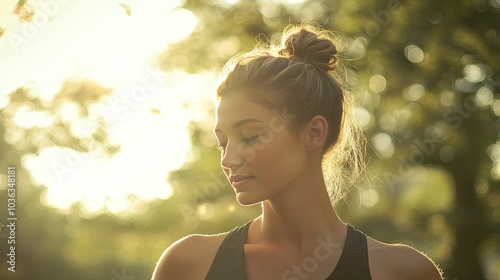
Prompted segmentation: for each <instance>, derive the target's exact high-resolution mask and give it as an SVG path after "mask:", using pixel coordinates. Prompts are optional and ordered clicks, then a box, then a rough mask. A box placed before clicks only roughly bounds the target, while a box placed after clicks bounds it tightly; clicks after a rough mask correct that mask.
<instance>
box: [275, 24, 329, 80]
mask: <svg viewBox="0 0 500 280" xmlns="http://www.w3.org/2000/svg"><path fill="white" fill-rule="evenodd" d="M279 54H280V55H284V56H286V57H288V58H289V59H298V60H301V61H303V62H305V63H309V64H312V65H313V66H314V67H316V68H317V69H320V70H323V71H325V72H328V71H331V70H335V68H336V67H337V61H338V58H337V56H336V55H337V47H336V46H335V44H334V43H333V41H332V40H331V39H330V38H328V37H326V36H325V37H324V36H321V34H318V33H316V32H313V31H309V30H307V29H305V28H302V29H300V30H298V31H295V32H293V33H288V35H287V34H286V33H285V36H284V37H283V49H281V50H280V51H279Z"/></svg>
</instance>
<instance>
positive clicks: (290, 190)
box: [256, 169, 347, 252]
mask: <svg viewBox="0 0 500 280" xmlns="http://www.w3.org/2000/svg"><path fill="white" fill-rule="evenodd" d="M261 205H262V215H261V216H260V217H258V218H257V219H256V222H257V223H256V226H257V228H258V230H259V231H260V236H261V238H262V240H260V241H261V242H265V243H274V244H276V245H278V246H284V247H285V246H286V247H289V248H294V250H296V251H298V252H302V251H307V250H310V249H311V248H314V247H315V246H317V243H318V238H322V239H325V238H326V239H329V240H332V242H336V243H339V244H342V243H343V242H344V240H345V236H346V234H347V228H346V226H345V224H344V223H343V222H342V221H341V220H340V218H339V217H338V216H337V214H336V213H335V211H334V209H333V207H332V205H331V203H330V198H329V196H328V192H327V190H326V186H325V183H324V179H323V175H322V172H321V169H320V170H319V172H318V171H316V172H314V171H312V172H309V173H307V176H303V179H302V180H300V179H299V180H298V181H296V182H294V184H293V185H291V186H289V187H287V188H286V189H285V190H284V191H283V192H282V193H280V194H279V195H277V196H275V197H273V198H271V199H268V200H266V201H264V202H262V203H261Z"/></svg>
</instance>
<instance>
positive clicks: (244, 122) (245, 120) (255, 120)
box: [214, 119, 264, 132]
mask: <svg viewBox="0 0 500 280" xmlns="http://www.w3.org/2000/svg"><path fill="white" fill-rule="evenodd" d="M249 122H259V123H264V122H263V121H261V120H258V119H244V120H241V121H238V122H236V123H235V124H233V129H236V128H238V127H240V126H242V125H244V124H246V123H249ZM214 132H222V130H221V129H219V128H217V127H216V128H215V129H214Z"/></svg>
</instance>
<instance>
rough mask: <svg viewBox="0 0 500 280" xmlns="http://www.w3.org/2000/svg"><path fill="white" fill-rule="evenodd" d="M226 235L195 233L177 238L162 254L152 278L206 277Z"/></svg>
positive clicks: (161, 279)
mask: <svg viewBox="0 0 500 280" xmlns="http://www.w3.org/2000/svg"><path fill="white" fill-rule="evenodd" d="M226 235H227V232H226V233H221V234H217V235H201V234H193V235H189V236H186V237H184V238H181V239H179V240H177V241H176V242H174V243H173V244H172V245H170V246H169V247H168V248H167V249H166V250H165V251H164V252H163V254H162V255H161V257H160V259H159V260H158V263H157V264H156V267H155V270H154V272H153V278H152V280H171V279H175V280H183V279H200V280H202V279H205V276H206V274H207V273H208V270H209V269H210V266H211V264H212V261H213V259H214V257H215V254H216V253H217V250H218V249H219V246H220V244H221V243H222V241H223V240H224V238H225V237H226Z"/></svg>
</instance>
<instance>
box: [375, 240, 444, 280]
mask: <svg viewBox="0 0 500 280" xmlns="http://www.w3.org/2000/svg"><path fill="white" fill-rule="evenodd" d="M367 243H368V259H369V264H370V273H371V275H372V279H373V280H378V279H384V280H386V279H399V280H405V279H407V280H412V279H415V280H417V279H429V280H441V279H443V278H442V275H441V271H440V269H439V268H438V267H437V266H436V264H434V262H433V261H432V260H431V259H430V258H428V257H427V256H426V255H425V254H424V253H422V252H419V251H418V250H416V249H415V248H412V247H410V246H407V245H403V244H386V243H383V242H380V241H378V240H375V239H373V238H371V237H368V241H367Z"/></svg>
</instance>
